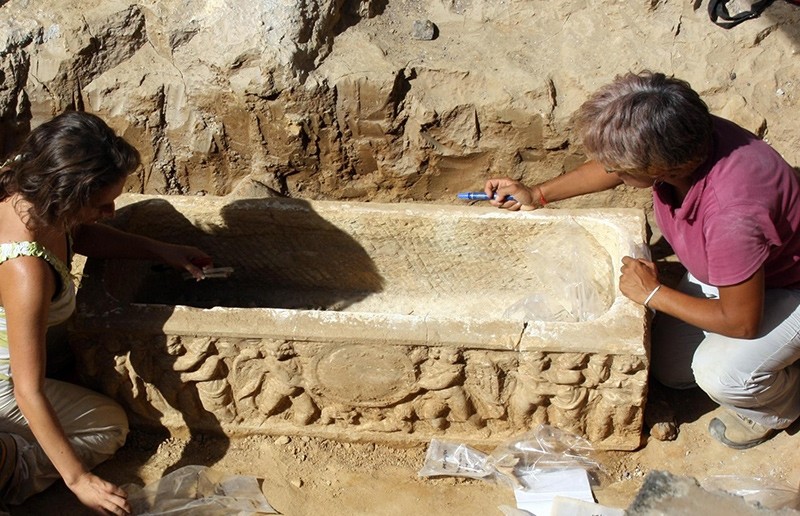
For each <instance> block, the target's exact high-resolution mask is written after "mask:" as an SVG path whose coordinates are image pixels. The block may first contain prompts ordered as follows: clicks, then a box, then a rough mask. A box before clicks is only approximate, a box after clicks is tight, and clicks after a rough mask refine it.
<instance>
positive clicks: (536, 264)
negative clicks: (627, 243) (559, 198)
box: [503, 222, 642, 322]
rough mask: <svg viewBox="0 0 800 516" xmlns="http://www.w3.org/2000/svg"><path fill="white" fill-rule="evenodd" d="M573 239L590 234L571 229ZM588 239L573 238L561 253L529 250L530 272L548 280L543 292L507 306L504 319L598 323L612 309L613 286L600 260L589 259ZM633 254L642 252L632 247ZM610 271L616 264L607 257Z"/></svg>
mask: <svg viewBox="0 0 800 516" xmlns="http://www.w3.org/2000/svg"><path fill="white" fill-rule="evenodd" d="M569 227H570V228H571V229H570V231H571V233H572V234H573V235H580V234H586V235H587V238H589V237H588V233H586V230H584V229H583V228H582V227H581V226H580V225H579V224H577V223H574V222H573V223H572V224H571V225H570V226H569ZM587 238H578V237H575V238H570V239H567V240H565V241H564V242H563V243H561V244H560V245H559V247H558V252H557V253H553V251H552V249H547V250H543V249H536V248H534V249H529V260H530V264H531V265H530V268H531V270H534V271H541V272H540V273H542V274H546V275H547V278H546V280H545V281H544V285H545V286H543V287H542V290H541V291H532V292H529V293H527V294H526V295H525V296H523V297H521V298H518V299H517V300H516V301H515V302H514V303H512V304H511V305H509V306H508V308H506V310H505V311H504V313H503V317H505V318H507V319H511V320H523V321H546V322H586V321H592V320H594V319H597V318H598V317H600V316H601V315H602V314H604V313H605V312H606V311H607V310H608V307H609V304H610V302H611V299H610V297H609V294H608V288H609V285H613V284H614V280H613V278H612V277H611V276H610V275H608V274H601V273H600V272H599V271H600V270H602V269H604V268H603V267H599V268H598V266H597V263H599V261H600V260H601V257H600V256H599V255H598V256H594V257H593V258H592V259H587V253H588V252H589V251H588V250H587V248H586V246H585V240H586V239H587ZM631 252H635V253H636V254H641V252H642V251H641V250H640V249H639V248H637V249H636V250H634V246H633V245H631ZM608 260H609V261H608V263H607V267H608V269H607V271H608V273H611V272H612V270H613V264H611V262H610V257H608Z"/></svg>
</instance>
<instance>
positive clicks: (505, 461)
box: [418, 425, 600, 489]
mask: <svg viewBox="0 0 800 516" xmlns="http://www.w3.org/2000/svg"><path fill="white" fill-rule="evenodd" d="M592 451H593V448H592V445H591V443H589V441H587V440H586V439H584V438H582V437H579V436H576V435H574V434H570V433H568V432H564V431H562V430H560V429H558V428H556V427H553V426H550V425H539V426H538V427H536V428H535V429H534V430H532V431H530V432H527V433H525V434H523V435H522V436H520V437H518V438H514V439H512V440H509V441H507V442H505V443H503V444H501V445H500V446H498V447H497V448H495V449H494V450H493V451H492V452H491V453H490V454H489V455H487V454H485V453H482V452H480V451H478V450H475V449H473V448H470V447H469V446H467V445H465V444H456V443H446V442H442V441H438V440H436V439H433V440H432V441H431V444H430V446H429V447H428V452H427V454H426V456H425V463H424V464H423V467H422V469H420V471H419V473H418V474H419V476H421V477H428V476H462V477H470V478H483V479H486V480H493V481H500V482H503V483H507V484H511V485H512V486H513V487H515V488H521V489H525V488H526V485H525V484H524V483H523V482H522V481H521V479H522V478H523V477H524V476H528V475H531V474H535V472H536V471H537V470H548V469H573V468H580V469H584V470H586V471H587V472H589V473H596V472H599V471H600V465H599V464H598V463H597V461H595V460H593V459H591V458H590V457H589V454H590V453H591V452H592Z"/></svg>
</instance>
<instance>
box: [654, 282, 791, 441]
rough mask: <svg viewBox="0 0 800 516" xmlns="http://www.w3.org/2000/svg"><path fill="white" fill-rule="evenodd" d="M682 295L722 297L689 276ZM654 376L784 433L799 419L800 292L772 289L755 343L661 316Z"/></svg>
mask: <svg viewBox="0 0 800 516" xmlns="http://www.w3.org/2000/svg"><path fill="white" fill-rule="evenodd" d="M678 290H680V291H681V292H684V293H686V294H689V295H693V296H696V297H708V298H714V297H718V295H719V293H718V290H717V289H716V288H715V287H712V286H710V285H705V284H703V283H701V282H700V281H698V280H697V279H696V278H694V277H693V276H691V275H690V274H687V275H686V276H685V277H684V278H683V280H682V281H681V283H680V284H679V285H678ZM651 351H652V363H651V370H652V373H653V376H654V377H655V378H656V379H657V380H659V381H660V382H661V383H663V384H664V385H666V386H668V387H673V388H676V389H688V388H691V387H695V386H697V387H700V388H701V389H703V391H705V392H706V394H708V396H709V397H710V398H711V399H712V400H714V401H716V402H717V403H719V404H720V405H722V406H723V407H727V408H728V409H730V410H733V411H734V412H738V413H739V414H742V415H743V416H746V417H748V418H750V419H752V420H753V421H755V422H757V423H760V424H762V425H764V426H766V427H769V428H776V429H782V428H786V427H788V426H789V425H791V424H792V422H793V421H795V420H796V419H798V417H800V290H792V289H767V291H766V292H765V297H764V317H763V320H762V322H761V329H760V331H759V335H758V336H757V337H756V338H754V339H747V340H746V339H734V338H731V337H724V336H722V335H717V334H714V333H711V332H706V331H703V330H701V329H699V328H697V327H695V326H692V325H690V324H688V323H685V322H683V321H681V320H678V319H676V318H674V317H670V316H668V315H665V314H662V313H659V314H657V315H656V319H655V320H654V322H653V339H652V349H651Z"/></svg>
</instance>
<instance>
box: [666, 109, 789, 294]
mask: <svg viewBox="0 0 800 516" xmlns="http://www.w3.org/2000/svg"><path fill="white" fill-rule="evenodd" d="M713 124H714V145H713V150H712V152H711V156H710V157H709V159H708V160H707V161H706V163H705V164H704V165H702V166H701V167H700V168H699V169H698V170H697V171H696V172H695V174H694V177H693V178H694V184H693V185H692V187H691V189H690V190H689V193H688V194H687V196H686V198H685V199H684V201H683V204H682V205H681V206H679V207H677V208H675V207H674V205H673V192H672V188H671V187H670V186H669V185H667V184H665V183H657V184H656V185H655V187H654V188H653V208H654V211H655V216H656V222H657V223H658V227H659V228H660V229H661V232H662V233H663V234H664V237H665V238H666V239H667V241H668V242H669V243H670V245H671V246H672V249H673V250H674V251H675V254H676V256H677V257H678V259H679V260H680V261H681V263H682V264H683V265H684V267H686V269H687V270H688V271H689V272H690V273H692V275H693V276H694V277H696V278H697V279H698V280H700V281H702V282H703V283H705V284H708V285H713V286H717V287H724V286H729V285H735V284H737V283H741V282H742V281H744V280H746V279H747V278H749V277H750V276H752V275H753V273H755V272H756V271H757V270H758V268H759V267H761V266H762V265H763V266H764V270H765V275H766V286H767V287H768V288H781V287H783V288H787V287H788V288H800V263H798V262H799V261H800V231H798V229H800V183H798V176H797V174H796V173H795V171H794V169H792V167H791V166H789V164H788V163H787V162H786V161H785V160H784V159H783V158H782V157H781V156H780V154H778V153H777V152H776V151H775V150H774V149H773V148H772V147H770V146H769V145H768V144H767V143H765V142H763V141H762V140H759V139H758V138H757V137H756V136H755V135H754V134H752V133H750V132H749V131H747V130H745V129H743V128H741V127H739V126H738V125H736V124H734V123H733V122H730V121H728V120H724V119H722V118H718V117H714V121H713Z"/></svg>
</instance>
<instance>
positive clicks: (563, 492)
mask: <svg viewBox="0 0 800 516" xmlns="http://www.w3.org/2000/svg"><path fill="white" fill-rule="evenodd" d="M519 480H520V482H521V483H522V484H523V485H524V486H526V487H527V488H526V489H522V488H516V489H514V496H515V497H516V499H517V508H519V509H523V510H525V511H528V512H530V513H531V514H535V515H536V516H550V514H551V511H552V506H553V499H554V498H555V497H556V496H562V497H567V498H575V499H577V500H583V501H585V502H591V503H594V495H592V487H591V486H590V485H589V475H588V474H587V473H586V470H584V469H580V468H573V469H553V470H535V471H533V472H531V473H528V474H526V475H524V476H522V477H520V479H519Z"/></svg>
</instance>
